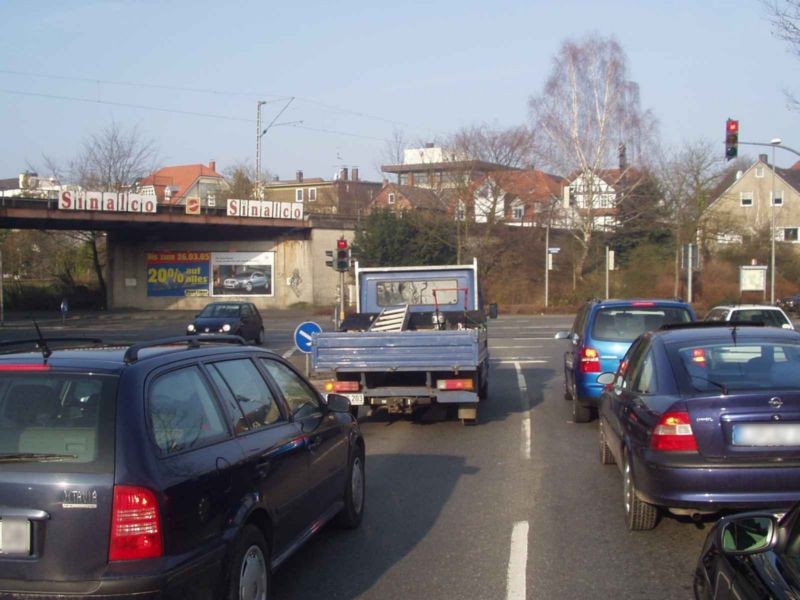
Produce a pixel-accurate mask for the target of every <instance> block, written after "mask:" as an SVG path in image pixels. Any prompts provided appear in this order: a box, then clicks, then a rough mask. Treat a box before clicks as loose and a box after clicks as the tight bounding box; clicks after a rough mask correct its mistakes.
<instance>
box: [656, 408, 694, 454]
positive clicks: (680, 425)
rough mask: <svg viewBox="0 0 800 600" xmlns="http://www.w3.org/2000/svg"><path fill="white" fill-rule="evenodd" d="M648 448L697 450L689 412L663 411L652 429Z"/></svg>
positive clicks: (672, 450)
mask: <svg viewBox="0 0 800 600" xmlns="http://www.w3.org/2000/svg"><path fill="white" fill-rule="evenodd" d="M650 448H651V449H653V450H664V451H667V452H690V451H694V452H697V441H696V440H695V439H694V432H693V431H692V425H691V421H689V413H686V412H667V413H664V414H663V416H662V417H661V419H660V420H659V422H658V425H656V428H655V429H654V430H653V435H652V436H651V438H650Z"/></svg>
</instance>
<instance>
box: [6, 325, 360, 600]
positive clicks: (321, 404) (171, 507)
mask: <svg viewBox="0 0 800 600" xmlns="http://www.w3.org/2000/svg"><path fill="white" fill-rule="evenodd" d="M0 346H3V347H4V348H3V350H5V351H6V353H5V354H2V355H0V464H2V470H0V571H2V573H3V576H2V578H0V595H1V596H3V597H6V596H8V597H10V596H13V597H14V598H40V597H48V598H55V597H59V598H62V597H64V598H66V597H84V596H92V597H94V596H102V597H104V598H106V597H114V598H122V597H136V598H181V599H186V598H192V599H195V598H237V599H248V600H256V599H257V600H266V599H267V598H269V597H270V588H271V585H270V581H271V579H270V578H271V573H272V570H273V569H275V568H276V567H278V566H279V565H280V564H281V563H283V562H284V561H285V560H286V558H287V557H288V556H290V555H291V554H292V553H293V552H294V551H295V550H297V549H298V548H299V547H300V546H301V544H303V543H304V542H305V541H306V540H307V539H309V538H310V537H311V536H312V535H313V534H314V533H315V532H317V531H318V530H319V529H320V528H321V527H322V526H323V525H324V524H325V523H327V522H328V521H337V522H338V523H339V524H340V525H341V526H343V527H346V528H355V527H358V525H359V524H360V522H361V519H362V516H363V514H364V507H365V489H366V488H365V468H364V467H365V463H364V460H365V446H364V439H363V437H362V435H361V433H360V431H359V427H358V424H357V422H356V421H355V419H353V417H352V416H351V415H350V406H349V402H348V400H347V398H345V397H343V396H340V395H337V394H329V395H327V397H323V396H322V395H321V394H320V393H319V392H318V391H317V390H316V389H315V388H314V387H313V386H312V385H311V384H310V383H309V382H308V381H307V380H306V379H305V377H303V376H302V375H301V374H300V373H298V372H297V371H296V370H295V369H294V368H293V367H292V365H291V364H289V363H288V362H287V361H285V360H283V359H282V358H281V357H280V356H278V355H276V354H274V353H272V352H270V351H267V350H265V349H262V348H257V347H254V346H247V345H245V341H244V340H243V339H242V338H240V337H237V336H220V335H208V336H185V337H178V338H166V339H161V340H155V341H151V342H145V343H140V344H135V345H132V346H129V347H122V348H121V347H119V346H104V345H103V344H102V343H101V342H100V341H99V340H83V341H80V340H76V339H75V338H71V339H70V338H62V339H59V338H53V339H45V338H43V337H38V338H36V339H31V340H24V341H17V342H4V343H2V344H0ZM14 346H16V348H15V347H14ZM9 350H12V352H8V351H9Z"/></svg>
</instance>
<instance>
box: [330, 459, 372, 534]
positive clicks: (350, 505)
mask: <svg viewBox="0 0 800 600" xmlns="http://www.w3.org/2000/svg"><path fill="white" fill-rule="evenodd" d="M365 492H366V477H365V472H364V450H362V449H361V448H359V447H357V448H355V450H354V452H353V456H352V457H351V458H350V465H349V466H348V469H347V486H346V487H345V490H344V507H343V508H342V510H341V512H339V514H338V515H337V516H336V523H337V524H338V525H339V526H340V527H344V528H345V529H355V528H356V527H358V526H359V525H361V519H362V518H363V516H364V501H365V500H366V497H365V496H366V494H365Z"/></svg>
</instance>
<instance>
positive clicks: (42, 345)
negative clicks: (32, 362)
mask: <svg viewBox="0 0 800 600" xmlns="http://www.w3.org/2000/svg"><path fill="white" fill-rule="evenodd" d="M31 321H33V326H34V327H35V328H36V335H38V336H39V341H38V342H37V343H36V348H37V350H41V351H42V357H43V358H44V362H47V359H48V358H50V355H51V354H52V353H53V351H52V350H50V348H48V347H47V340H45V339H44V336H43V335H42V330H41V329H39V324H38V323H37V322H36V319H34V318H33V317H31Z"/></svg>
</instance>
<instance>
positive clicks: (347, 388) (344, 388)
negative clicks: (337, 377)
mask: <svg viewBox="0 0 800 600" xmlns="http://www.w3.org/2000/svg"><path fill="white" fill-rule="evenodd" d="M332 383H333V385H332V386H331V389H330V391H331V392H334V393H336V394H340V393H342V392H357V391H358V390H360V389H361V383H359V382H358V381H334V382H332ZM326 389H327V386H326Z"/></svg>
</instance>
